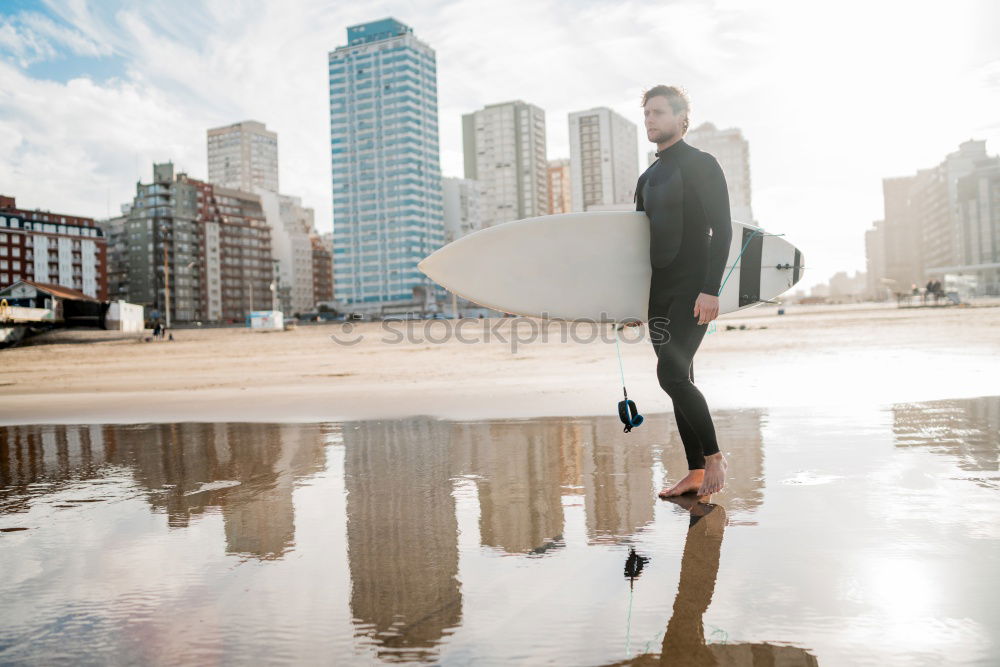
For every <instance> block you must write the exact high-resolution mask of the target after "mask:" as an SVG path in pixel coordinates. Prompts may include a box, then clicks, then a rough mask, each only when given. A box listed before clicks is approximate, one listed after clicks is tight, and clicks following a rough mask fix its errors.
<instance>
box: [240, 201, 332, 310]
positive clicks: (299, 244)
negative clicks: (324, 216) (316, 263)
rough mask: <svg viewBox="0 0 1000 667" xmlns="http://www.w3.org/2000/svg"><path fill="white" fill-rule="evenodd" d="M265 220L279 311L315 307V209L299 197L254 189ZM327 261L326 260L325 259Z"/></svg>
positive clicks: (311, 308)
mask: <svg viewBox="0 0 1000 667" xmlns="http://www.w3.org/2000/svg"><path fill="white" fill-rule="evenodd" d="M257 195H259V196H260V203H261V207H262V209H263V211H264V219H265V220H267V225H268V227H270V230H271V254H272V258H273V259H274V260H275V262H276V270H277V276H276V277H277V280H276V284H275V289H276V290H277V294H278V308H277V309H278V310H280V311H282V312H283V313H286V314H288V315H292V314H294V313H306V312H309V311H312V310H313V309H314V308H315V307H316V295H315V294H314V290H313V285H314V280H313V243H312V236H313V235H314V234H315V233H316V230H315V228H314V226H313V220H314V212H313V209H311V208H306V207H304V206H302V200H301V199H300V198H298V197H290V196H288V195H282V194H278V193H276V192H269V191H267V190H264V189H263V188H258V189H257ZM327 263H329V259H327Z"/></svg>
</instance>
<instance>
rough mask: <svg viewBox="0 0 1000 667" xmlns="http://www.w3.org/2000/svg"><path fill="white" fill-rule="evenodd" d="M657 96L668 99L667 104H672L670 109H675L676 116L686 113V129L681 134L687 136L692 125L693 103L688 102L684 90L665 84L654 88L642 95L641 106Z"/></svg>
mask: <svg viewBox="0 0 1000 667" xmlns="http://www.w3.org/2000/svg"><path fill="white" fill-rule="evenodd" d="M657 95H659V96H660V97H666V98H667V102H669V103H670V108H671V109H673V111H674V115H677V114H680V113H681V112H684V127H683V128H682V129H681V134H687V131H688V125H689V124H690V116H691V102H690V101H689V100H688V96H687V93H686V92H684V89H683V88H680V87H678V86H664V85H663V84H660V85H658V86H653V87H652V88H650V89H649V90H647V91H646V92H644V93H643V94H642V104H640V105H639V106H643V107H644V106H646V102H648V101H649V98H650V97H656V96H657Z"/></svg>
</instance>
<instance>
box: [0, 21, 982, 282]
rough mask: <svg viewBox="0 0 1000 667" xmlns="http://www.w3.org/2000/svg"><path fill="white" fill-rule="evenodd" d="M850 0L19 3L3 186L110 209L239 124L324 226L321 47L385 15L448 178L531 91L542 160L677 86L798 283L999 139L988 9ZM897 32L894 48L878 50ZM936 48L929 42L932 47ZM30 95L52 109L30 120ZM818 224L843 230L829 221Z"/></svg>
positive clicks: (847, 265)
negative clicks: (782, 244)
mask: <svg viewBox="0 0 1000 667" xmlns="http://www.w3.org/2000/svg"><path fill="white" fill-rule="evenodd" d="M864 7H865V21H863V22H862V21H858V20H857V18H856V17H857V13H856V12H854V11H851V10H850V8H844V6H843V5H842V4H838V5H829V6H827V7H819V8H816V7H809V8H800V7H797V6H795V5H793V4H784V5H780V4H777V5H774V6H772V7H769V8H766V9H759V8H756V9H750V8H743V7H740V6H737V5H731V4H728V3H714V4H713V5H702V4H694V3H680V4H678V5H674V6H671V7H669V8H665V7H651V6H643V5H640V4H634V3H618V4H615V5H614V6H612V5H609V4H601V3H589V4H586V5H582V6H574V8H573V11H572V12H569V13H567V12H566V9H567V8H568V5H567V4H565V3H556V2H550V3H541V4H537V3H532V4H527V3H526V4H519V3H514V4H512V5H509V6H508V7H505V8H486V9H484V8H479V7H472V6H470V5H468V4H464V5H463V4H448V3H427V4H425V5H422V6H419V7H415V6H413V5H408V6H404V5H401V4H399V3H378V4H376V5H373V6H371V7H368V8H366V9H365V10H364V11H358V10H356V9H352V8H337V7H327V6H326V5H321V4H319V3H302V4H298V5H296V6H295V7H293V8H289V9H282V10H281V11H278V10H277V9H274V8H270V7H268V6H266V5H265V4H263V3H260V4H256V5H255V4H248V5H244V6H243V7H242V11H226V12H223V11H221V10H220V11H219V12H218V13H213V11H212V10H211V9H210V8H208V7H206V8H188V9H186V11H184V12H167V11H165V10H164V9H163V8H162V7H158V6H133V5H131V4H114V3H107V4H102V5H101V6H100V7H99V8H96V9H87V8H86V7H81V6H77V5H73V6H72V7H70V6H66V7H60V6H55V5H51V4H49V5H46V4H41V3H30V2H28V3H18V4H16V5H14V6H13V7H11V8H9V9H6V10H3V12H2V13H0V55H2V57H0V76H3V78H4V80H5V82H6V83H7V85H5V87H4V88H5V90H4V91H3V92H0V147H2V148H3V149H4V151H5V154H6V155H7V156H8V157H7V158H6V159H5V160H4V161H3V164H2V165H0V181H2V182H3V183H4V184H5V188H6V189H7V190H9V191H10V192H11V193H13V194H16V195H17V197H18V201H19V202H20V203H21V205H22V206H26V207H29V208H33V207H36V206H38V207H44V208H51V209H52V210H62V211H73V212H74V213H76V214H79V215H85V216H93V217H105V216H107V215H114V214H115V213H117V211H118V206H119V205H120V204H121V203H123V202H126V201H128V200H129V199H130V192H134V183H135V181H136V180H143V181H145V180H148V178H149V171H150V168H149V165H150V164H152V163H153V162H158V161H164V160H173V161H174V163H175V164H177V166H178V168H179V169H181V170H186V171H188V172H189V173H191V174H192V176H193V177H196V178H198V177H201V178H206V177H207V174H206V173H204V172H203V170H204V165H205V163H206V159H205V146H204V139H203V137H204V134H203V132H204V130H205V128H206V127H217V126H219V125H224V124H229V123H233V122H238V121H240V120H243V119H249V118H252V119H257V120H260V121H261V122H263V123H265V124H266V125H267V126H268V128H269V129H270V130H272V131H275V132H277V133H278V134H279V135H280V136H281V138H282V164H281V168H280V170H281V181H282V182H283V183H287V184H288V185H287V186H286V189H288V190H289V191H292V192H295V193H297V194H300V195H301V196H302V198H303V202H304V203H305V204H306V205H309V206H312V207H315V209H316V225H317V228H318V230H319V231H321V232H325V231H329V229H330V226H331V223H332V220H331V206H330V198H329V160H328V156H327V155H326V150H325V147H327V146H328V145H329V144H328V141H329V129H328V127H327V120H328V119H327V111H328V109H327V104H326V103H325V98H326V96H327V91H326V88H327V83H326V76H325V75H324V73H323V72H324V70H325V56H326V53H327V52H328V51H330V50H332V49H333V48H335V47H336V46H337V45H338V44H340V43H341V41H342V37H341V35H342V34H343V30H344V29H345V28H346V27H347V26H350V25H355V24H358V23H363V22H368V21H373V20H378V19H380V18H385V17H389V16H391V17H394V18H396V19H398V20H400V21H402V22H403V23H405V24H407V25H410V26H412V27H413V28H414V30H415V32H416V33H417V34H419V35H420V36H421V39H423V40H424V41H426V42H427V43H428V44H430V45H431V47H432V48H434V49H435V51H436V52H437V59H438V70H439V71H438V85H439V89H440V101H439V123H440V142H441V164H442V174H443V176H446V177H455V176H461V174H462V136H461V135H462V133H461V116H462V114H463V113H468V112H471V111H473V110H475V109H479V108H482V107H483V106H486V105H489V104H494V103H497V102H502V101H504V100H508V99H525V100H530V101H531V102H532V103H535V104H537V105H538V106H540V107H541V108H543V109H544V110H545V112H546V125H547V132H546V135H547V136H546V138H547V154H548V157H549V158H550V159H556V158H561V157H568V156H569V149H568V142H569V137H568V125H567V114H568V113H569V112H571V111H576V110H581V109H588V108H592V107H595V106H608V107H609V108H611V109H613V110H615V112H616V113H620V114H622V115H623V116H625V117H626V118H628V119H629V120H630V121H632V122H635V123H636V124H639V123H641V122H642V115H641V108H640V107H639V105H638V103H639V99H640V97H641V92H642V90H643V89H644V88H648V87H650V86H652V85H654V84H657V83H667V84H680V85H683V86H685V87H686V88H687V90H688V92H689V93H690V95H691V98H692V107H693V111H692V127H696V126H697V125H699V124H701V123H702V122H705V121H708V122H712V123H713V124H715V125H716V126H717V127H719V128H730V127H736V128H739V129H740V130H741V131H742V132H743V135H744V137H745V138H746V139H747V141H749V142H750V144H751V151H752V156H753V159H752V170H753V186H754V190H753V202H754V213H755V217H756V218H757V219H758V221H759V223H760V224H761V225H763V226H764V227H765V228H767V229H769V230H773V231H775V232H778V233H785V234H786V235H787V236H788V237H789V238H791V239H794V240H795V242H796V244H797V245H799V246H800V247H802V248H803V249H806V250H807V251H808V254H809V255H810V267H809V275H808V276H807V279H806V280H807V284H808V285H812V284H814V283H815V282H822V281H825V280H827V279H828V278H829V277H830V276H831V275H833V274H834V273H836V272H838V271H843V270H846V271H854V270H859V269H861V270H863V269H864V266H865V252H864V232H865V230H866V229H867V228H868V227H869V226H870V224H871V221H872V220H875V219H878V218H880V217H881V210H882V203H883V202H882V179H883V178H886V177H892V176H897V175H898V176H902V175H906V174H909V173H912V172H913V171H915V170H916V169H919V168H923V167H924V166H925V165H928V164H935V163H936V162H937V161H939V159H940V156H941V155H944V154H947V153H948V152H950V151H953V150H954V147H955V146H957V145H959V144H960V143H961V142H963V141H966V140H968V139H976V140H985V141H986V142H987V151H988V152H989V153H990V154H995V153H997V152H998V145H997V144H998V141H1000V118H997V117H996V116H995V115H991V111H992V110H995V109H996V108H1000V76H998V73H1000V46H997V45H996V44H993V43H992V41H991V40H990V38H989V34H988V32H989V31H988V28H989V26H992V25H995V24H996V20H991V17H992V18H993V19H996V18H997V14H998V12H1000V10H998V8H996V7H993V6H990V5H989V4H987V3H984V2H964V3H962V2H960V3H952V4H950V5H949V6H948V12H946V13H942V12H939V11H936V10H935V8H934V7H926V6H924V7H912V6H909V5H899V4H884V5H881V4H880V5H878V6H868V5H865V6H864ZM904 9H905V11H904ZM806 12H809V14H808V16H807V15H806ZM903 21H905V27H904V26H903ZM481 25H490V26H491V29H490V30H482V29H481V28H479V27H478V26H481ZM660 25H662V26H663V28H655V29H654V28H652V27H648V26H660ZM512 26H516V30H507V29H505V27H512ZM636 26H647V28H645V29H638V30H637V29H636ZM968 26H971V28H968ZM890 33H891V34H892V41H893V45H894V47H893V49H887V48H885V35H887V34H890ZM511 34H513V35H514V37H513V38H511V37H510V35H511ZM223 35H226V37H223ZM931 42H933V43H934V44H940V45H942V47H941V48H938V49H927V48H926V44H927V43H931ZM664 43H669V47H667V48H666V49H665V50H664V48H663V47H662V44H664ZM585 44H607V45H608V48H607V49H601V48H586V47H584V46H582V45H585ZM843 44H850V47H851V48H850V49H849V50H846V51H845V50H844V49H843ZM960 46H961V48H959V47H960ZM664 51H665V52H664ZM637 53H660V54H661V55H660V56H659V57H656V58H641V57H636V56H634V55H630V54H637ZM580 71H586V72H587V77H586V81H585V82H581V81H580V78H579V72H580ZM831 95H836V96H838V97H844V96H845V95H846V96H847V97H848V101H847V102H846V103H845V104H834V103H832V102H831V99H830V97H831ZM928 95H933V96H934V97H941V96H944V97H945V98H946V99H947V101H948V102H949V104H948V105H947V109H946V110H945V111H937V110H935V109H934V108H932V106H931V105H929V104H928V103H927V102H922V101H921V100H925V99H926V98H927V96H928ZM39 99H42V100H43V101H58V104H54V105H52V106H51V107H48V108H46V109H45V111H46V113H38V100H39ZM290 101H291V103H290ZM154 127H155V128H157V131H156V132H153V131H152V130H151V128H154ZM829 128H832V131H830V129H829ZM914 138H916V140H914ZM650 148H651V146H650V145H649V144H648V143H645V142H644V141H642V140H641V139H640V142H639V145H637V147H636V149H637V152H638V154H639V155H645V153H646V151H648V150H649V149H650ZM859 150H861V151H863V153H860V154H859ZM831 225H832V226H833V227H832V228H835V229H837V230H843V233H838V234H830V233H829V230H830V229H831Z"/></svg>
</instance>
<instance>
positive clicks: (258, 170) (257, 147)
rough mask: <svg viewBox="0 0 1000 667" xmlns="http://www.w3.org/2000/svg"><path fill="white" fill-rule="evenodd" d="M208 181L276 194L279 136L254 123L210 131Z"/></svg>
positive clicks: (235, 187) (233, 125)
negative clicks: (259, 189)
mask: <svg viewBox="0 0 1000 667" xmlns="http://www.w3.org/2000/svg"><path fill="white" fill-rule="evenodd" d="M208 180H209V182H210V183H214V184H216V185H221V186H223V187H227V188H232V189H234V190H243V191H245V192H253V191H254V188H263V189H265V190H270V191H271V192H277V191H278V135H277V134H275V133H274V132H269V131H268V130H267V128H266V127H265V126H264V124H263V123H259V122H257V121H255V120H245V121H243V122H241V123H233V124H232V125H225V126H223V127H215V128H212V129H210V130H209V131H208Z"/></svg>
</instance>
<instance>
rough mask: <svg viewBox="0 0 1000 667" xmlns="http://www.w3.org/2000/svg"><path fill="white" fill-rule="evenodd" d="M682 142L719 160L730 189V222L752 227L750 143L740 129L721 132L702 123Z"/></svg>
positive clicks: (709, 124)
mask: <svg viewBox="0 0 1000 667" xmlns="http://www.w3.org/2000/svg"><path fill="white" fill-rule="evenodd" d="M684 141H686V142H687V143H689V144H691V145H692V146H694V147H695V148H698V149H700V150H703V151H705V152H706V153H711V154H712V155H713V156H715V159H716V160H718V161H719V166H721V167H722V173H723V174H725V175H726V185H727V186H728V187H729V210H730V215H731V216H732V218H733V220H737V221H739V222H746V223H750V224H753V222H754V217H753V209H752V207H751V205H750V144H749V143H748V142H747V140H746V139H744V138H743V133H742V132H741V131H740V129H739V128H735V127H733V128H729V129H727V130H720V129H718V128H716V127H715V125H713V124H712V123H702V124H701V125H699V126H698V127H696V128H694V129H693V130H688V132H687V134H685V135H684Z"/></svg>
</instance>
